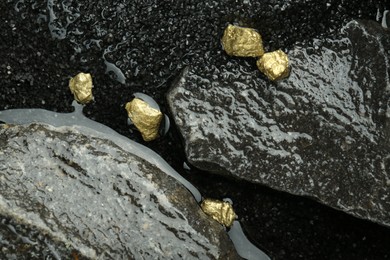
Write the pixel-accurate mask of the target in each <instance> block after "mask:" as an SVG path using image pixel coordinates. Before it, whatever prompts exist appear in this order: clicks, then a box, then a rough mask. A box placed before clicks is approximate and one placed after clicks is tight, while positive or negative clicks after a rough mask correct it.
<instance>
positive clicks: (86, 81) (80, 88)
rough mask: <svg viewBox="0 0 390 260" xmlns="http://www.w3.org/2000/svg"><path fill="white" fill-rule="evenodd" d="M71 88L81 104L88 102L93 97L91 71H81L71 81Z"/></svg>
mask: <svg viewBox="0 0 390 260" xmlns="http://www.w3.org/2000/svg"><path fill="white" fill-rule="evenodd" d="M69 88H70V91H71V92H72V94H73V96H74V99H75V100H77V101H78V102H80V103H81V104H86V103H88V102H90V101H91V100H92V99H93V96H92V88H93V85H92V77H91V74H89V73H82V72H81V73H79V74H77V75H76V76H75V77H73V78H71V79H70V81H69Z"/></svg>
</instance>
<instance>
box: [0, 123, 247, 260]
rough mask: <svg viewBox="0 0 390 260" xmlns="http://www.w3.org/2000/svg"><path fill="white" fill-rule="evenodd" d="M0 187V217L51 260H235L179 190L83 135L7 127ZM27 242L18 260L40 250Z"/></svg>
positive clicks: (5, 250)
mask: <svg viewBox="0 0 390 260" xmlns="http://www.w3.org/2000/svg"><path fill="white" fill-rule="evenodd" d="M0 187H1V190H2V193H1V195H0V214H1V215H3V216H5V217H7V218H11V219H13V220H14V221H15V222H16V223H18V224H23V225H25V226H28V227H29V228H30V229H31V230H38V231H39V232H40V233H41V234H42V235H41V236H43V235H44V236H47V237H48V239H50V240H51V241H52V242H51V251H52V252H51V253H52V254H58V255H59V256H60V257H62V258H65V259H66V258H70V257H71V253H72V251H75V252H77V254H79V255H80V256H82V257H87V258H89V259H109V258H112V259H129V258H130V259H141V258H151V259H152V258H153V259H167V258H168V259H179V258H181V259H182V258H184V259H204V258H210V259H240V258H239V257H238V256H237V254H236V252H235V249H234V247H233V244H232V243H231V241H230V240H229V238H228V236H227V233H226V232H225V230H224V228H223V227H222V226H221V225H219V224H218V223H217V222H215V221H213V220H212V219H211V218H209V217H208V216H206V215H205V214H204V213H203V212H202V210H201V209H200V207H199V206H198V204H197V203H196V201H195V199H194V198H193V197H192V194H191V193H189V191H187V190H186V189H185V188H184V187H183V186H182V184H181V183H179V182H178V181H176V180H175V179H174V178H172V177H171V176H169V175H167V174H166V173H165V172H163V171H161V170H160V169H159V168H157V167H156V166H155V165H152V164H150V163H149V162H147V161H145V160H144V159H142V158H140V157H138V156H135V155H134V154H132V153H131V151H127V150H124V149H123V148H121V147H119V146H117V145H116V144H115V143H113V142H112V141H111V140H110V139H102V138H100V137H97V136H94V135H91V132H88V131H86V132H83V128H79V129H78V130H76V129H74V128H71V127H57V128H56V127H52V126H48V125H42V124H32V125H26V126H24V125H21V126H12V125H6V126H5V127H4V128H3V129H1V130H0ZM3 224H4V223H3ZM7 227H8V229H11V230H12V229H13V230H15V233H16V234H18V232H21V231H17V230H16V229H15V227H14V226H13V225H12V224H9V223H7ZM20 236H21V235H20ZM22 237H27V236H22ZM4 241H5V242H4ZM26 241H27V242H30V243H27V242H26ZM26 241H23V242H25V244H26V245H27V246H29V247H30V250H28V249H26V250H25V253H26V255H25V256H24V257H28V256H29V255H30V256H31V255H33V254H34V253H35V254H37V255H39V254H40V253H41V252H40V251H39V248H41V247H42V246H44V245H45V244H44V243H42V240H40V239H36V240H35V239H34V240H32V239H29V238H28V239H27V240H26ZM43 241H45V240H43ZM6 242H7V243H8V246H4V244H5V243H6ZM2 244H3V246H2V250H0V258H1V259H10V258H12V257H13V256H17V257H19V259H20V257H21V256H20V255H19V252H18V250H17V249H15V248H14V247H12V241H10V240H4V239H2ZM10 244H11V245H10Z"/></svg>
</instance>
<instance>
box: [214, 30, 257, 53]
mask: <svg viewBox="0 0 390 260" xmlns="http://www.w3.org/2000/svg"><path fill="white" fill-rule="evenodd" d="M222 46H223V49H224V50H225V51H226V53H227V54H229V55H231V56H239V57H260V56H262V55H263V54H264V49H263V41H262V39H261V36H260V34H259V33H258V32H256V31H255V30H254V29H251V28H244V27H239V26H234V25H231V24H229V25H228V27H226V29H225V32H224V34H223V37H222Z"/></svg>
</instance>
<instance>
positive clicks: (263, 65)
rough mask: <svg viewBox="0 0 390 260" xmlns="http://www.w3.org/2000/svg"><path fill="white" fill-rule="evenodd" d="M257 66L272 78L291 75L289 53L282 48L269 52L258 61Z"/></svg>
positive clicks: (276, 78)
mask: <svg viewBox="0 0 390 260" xmlns="http://www.w3.org/2000/svg"><path fill="white" fill-rule="evenodd" d="M257 67H258V68H259V70H260V71H261V72H263V73H264V74H265V75H266V76H267V77H268V78H269V79H270V80H278V79H282V78H285V77H287V76H288V75H289V73H290V69H289V67H288V57H287V54H286V53H284V52H283V51H281V50H277V51H273V52H267V53H265V54H264V55H263V57H261V58H260V59H259V60H258V61H257Z"/></svg>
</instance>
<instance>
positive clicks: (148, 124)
mask: <svg viewBox="0 0 390 260" xmlns="http://www.w3.org/2000/svg"><path fill="white" fill-rule="evenodd" d="M126 110H127V114H128V116H129V118H130V120H131V121H132V122H133V124H134V125H135V127H137V129H138V131H140V132H141V135H142V138H143V139H144V140H145V141H152V140H154V139H156V138H157V137H158V131H159V129H160V124H161V121H162V118H163V114H162V113H161V111H159V110H157V109H155V108H152V107H151V106H149V104H148V103H146V102H145V101H143V100H142V99H139V98H134V99H133V100H132V101H130V102H128V103H127V104H126Z"/></svg>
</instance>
